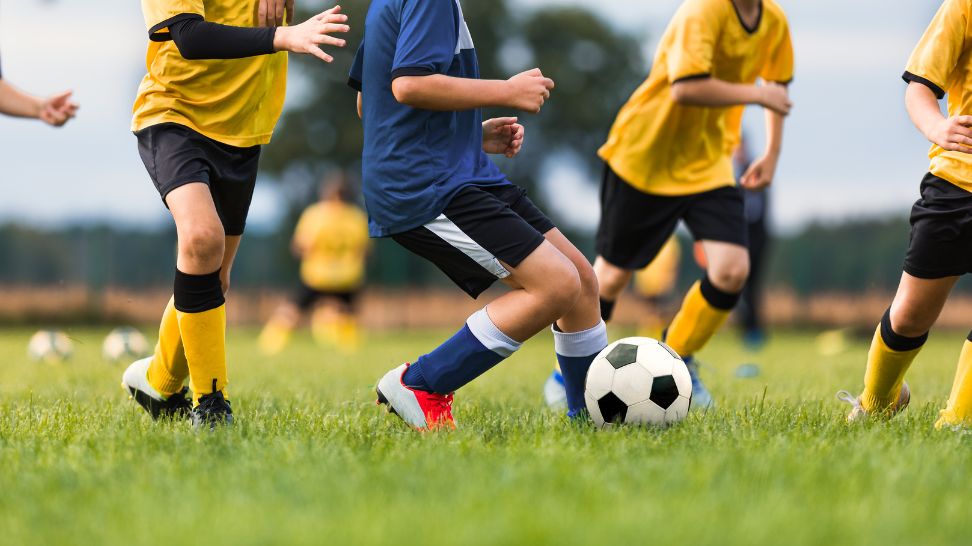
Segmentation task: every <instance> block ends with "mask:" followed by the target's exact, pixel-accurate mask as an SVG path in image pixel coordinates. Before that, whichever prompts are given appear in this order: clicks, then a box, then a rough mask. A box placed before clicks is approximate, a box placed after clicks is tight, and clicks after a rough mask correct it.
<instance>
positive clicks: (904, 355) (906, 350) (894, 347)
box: [860, 273, 958, 414]
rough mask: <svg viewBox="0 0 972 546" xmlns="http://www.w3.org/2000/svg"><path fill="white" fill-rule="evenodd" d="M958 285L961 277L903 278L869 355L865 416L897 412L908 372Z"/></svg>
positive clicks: (864, 404)
mask: <svg viewBox="0 0 972 546" xmlns="http://www.w3.org/2000/svg"><path fill="white" fill-rule="evenodd" d="M957 281H958V277H946V278H942V279H920V278H918V277H914V276H912V275H910V274H908V273H904V274H902V276H901V282H900V283H899V285H898V292H897V293H896V294H895V297H894V301H893V303H892V304H891V308H890V309H888V311H887V312H885V314H884V316H883V317H882V318H881V323H880V324H879V325H878V327H877V330H876V331H875V332H874V339H873V340H872V341H871V348H870V350H869V351H868V355H867V370H866V371H865V373H864V392H863V393H862V394H861V397H860V404H861V408H862V409H863V410H864V412H865V413H869V414H873V413H882V412H889V411H892V410H894V409H897V408H896V403H897V401H898V399H899V396H900V394H901V390H902V385H903V384H904V376H905V372H907V371H908V368H909V367H910V366H911V363H912V362H913V361H914V360H915V357H917V356H918V353H919V352H920V351H921V348H922V346H923V345H924V344H925V340H927V339H928V331H929V330H931V327H932V325H934V324H935V321H936V320H937V319H938V315H939V314H940V313H941V311H942V307H944V306H945V301H946V300H947V299H948V295H949V293H950V292H951V291H952V287H953V286H955V283H956V282H957Z"/></svg>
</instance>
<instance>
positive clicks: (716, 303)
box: [699, 275, 742, 311]
mask: <svg viewBox="0 0 972 546" xmlns="http://www.w3.org/2000/svg"><path fill="white" fill-rule="evenodd" d="M699 291H700V292H702V297H703V298H705V301H706V302H708V303H709V305H711V306H712V307H715V308H716V309H719V310H721V311H732V308H733V307H735V306H736V304H737V303H739V297H740V296H742V293H741V292H740V293H738V294H730V293H729V292H723V291H722V290H719V289H718V288H716V286H715V285H714V284H712V281H711V280H709V276H708V275H706V276H705V277H703V278H702V280H701V281H700V282H699Z"/></svg>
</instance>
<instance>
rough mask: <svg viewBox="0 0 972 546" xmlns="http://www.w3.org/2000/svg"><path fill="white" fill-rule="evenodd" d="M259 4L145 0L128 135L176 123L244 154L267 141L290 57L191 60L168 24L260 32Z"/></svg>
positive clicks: (255, 0)
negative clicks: (199, 22)
mask: <svg viewBox="0 0 972 546" xmlns="http://www.w3.org/2000/svg"><path fill="white" fill-rule="evenodd" d="M258 4H259V0H142V13H143V15H144V16H145V25H146V27H148V32H149V45H148V52H147V54H146V59H145V66H146V69H147V72H148V73H147V74H146V75H145V77H144V78H142V83H141V85H139V88H138V96H137V98H136V99H135V106H134V107H133V116H132V131H139V130H141V129H144V128H146V127H149V126H152V125H157V124H160V123H178V124H180V125H184V126H186V127H188V128H190V129H192V130H194V131H196V132H198V133H201V134H203V135H205V136H207V137H209V138H211V139H213V140H216V141H218V142H222V143H224V144H229V145H230V146H237V147H241V148H245V147H249V146H256V145H258V144H266V143H268V142H270V136H271V135H272V133H273V128H274V126H275V125H276V124H277V119H278V118H279V117H280V113H281V111H282V110H283V104H284V95H285V94H286V92H287V78H286V75H287V74H286V73H287V53H286V52H278V53H274V54H272V55H259V56H256V57H247V58H244V59H225V60H223V59H216V60H195V61H189V60H186V59H184V58H183V57H182V55H181V54H180V53H179V49H178V48H177V47H176V45H175V44H174V43H173V42H172V39H171V36H170V34H169V32H168V25H170V24H172V23H174V22H176V21H177V20H179V19H180V18H184V17H186V16H201V17H203V18H204V19H205V20H206V21H209V22H212V23H219V24H223V25H231V26H237V27H255V26H257V24H256V20H257V7H258Z"/></svg>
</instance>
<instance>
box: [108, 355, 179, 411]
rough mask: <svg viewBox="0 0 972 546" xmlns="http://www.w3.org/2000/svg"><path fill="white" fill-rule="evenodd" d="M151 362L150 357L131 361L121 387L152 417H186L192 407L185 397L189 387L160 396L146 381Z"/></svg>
mask: <svg viewBox="0 0 972 546" xmlns="http://www.w3.org/2000/svg"><path fill="white" fill-rule="evenodd" d="M151 364H152V357H148V358H143V359H141V360H136V361H135V362H132V364H131V365H130V366H128V368H127V369H126V370H125V373H124V374H122V382H121V385H122V388H123V389H125V392H127V393H128V394H129V396H130V397H131V398H132V399H133V400H135V401H136V402H138V405H140V406H142V407H143V408H144V409H145V411H147V412H149V415H151V416H152V419H158V418H160V417H170V418H184V417H187V416H188V415H189V410H190V409H192V403H191V402H189V400H188V399H187V398H186V393H187V392H188V391H189V389H187V388H183V389H182V390H181V391H180V392H177V393H175V394H173V395H171V396H169V397H164V396H162V394H160V393H159V391H157V390H155V387H153V386H152V385H151V384H150V383H149V381H148V369H149V365H151Z"/></svg>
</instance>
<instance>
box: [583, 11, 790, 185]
mask: <svg viewBox="0 0 972 546" xmlns="http://www.w3.org/2000/svg"><path fill="white" fill-rule="evenodd" d="M705 76H711V77H713V78H718V79H720V80H725V81H728V82H733V83H745V84H753V83H755V82H756V80H757V79H759V78H762V79H763V80H765V81H774V82H789V81H790V80H791V79H792V78H793V47H792V45H791V42H790V30H789V26H788V25H787V21H786V16H785V15H784V14H783V10H782V9H781V8H780V7H779V5H777V4H776V2H774V1H773V0H763V1H762V4H761V6H760V15H759V19H758V20H757V23H756V26H755V28H752V29H747V28H746V27H745V26H744V25H743V23H742V19H741V18H740V17H739V14H738V12H737V11H736V9H735V5H734V4H733V3H732V0H686V1H685V3H683V4H682V5H681V7H679V9H678V11H677V12H676V13H675V16H674V18H673V19H672V21H671V22H670V23H669V25H668V28H667V29H666V30H665V34H664V35H663V36H662V39H661V42H660V43H659V45H658V52H657V53H656V54H655V60H654V63H653V65H652V69H651V74H650V75H649V76H648V79H647V80H646V81H645V82H644V83H643V84H642V85H641V87H639V88H638V89H637V90H636V91H635V93H634V95H632V96H631V98H630V99H629V100H628V103H627V104H625V105H624V107H623V108H622V109H621V112H620V113H619V114H618V117H617V119H616V120H615V122H614V126H613V127H612V128H611V133H610V135H609V136H608V140H607V143H606V144H604V146H603V147H601V149H600V151H599V152H598V155H600V156H601V158H602V159H603V160H604V161H606V162H607V163H608V164H609V165H610V166H611V169H613V170H614V172H615V173H617V174H618V175H619V176H620V177H621V178H623V179H624V180H625V181H627V182H628V183H629V184H631V185H632V186H634V187H635V188H637V189H639V190H641V191H644V192H646V193H652V194H657V195H688V194H694V193H700V192H703V191H709V190H713V189H716V188H720V187H723V186H731V185H733V184H735V177H734V174H733V168H732V152H733V150H734V149H735V148H736V146H737V144H738V143H739V139H740V131H741V127H742V116H743V110H744V107H743V106H734V107H719V108H714V107H701V106H683V105H680V104H678V103H676V102H675V100H674V99H673V98H672V91H671V88H672V84H673V83H674V82H677V81H679V80H686V79H692V78H698V77H705Z"/></svg>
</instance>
